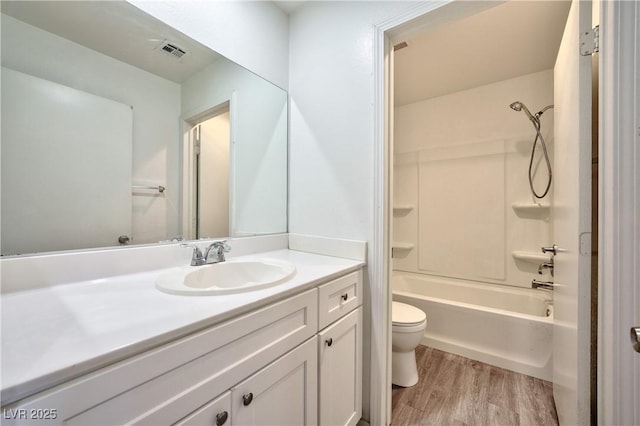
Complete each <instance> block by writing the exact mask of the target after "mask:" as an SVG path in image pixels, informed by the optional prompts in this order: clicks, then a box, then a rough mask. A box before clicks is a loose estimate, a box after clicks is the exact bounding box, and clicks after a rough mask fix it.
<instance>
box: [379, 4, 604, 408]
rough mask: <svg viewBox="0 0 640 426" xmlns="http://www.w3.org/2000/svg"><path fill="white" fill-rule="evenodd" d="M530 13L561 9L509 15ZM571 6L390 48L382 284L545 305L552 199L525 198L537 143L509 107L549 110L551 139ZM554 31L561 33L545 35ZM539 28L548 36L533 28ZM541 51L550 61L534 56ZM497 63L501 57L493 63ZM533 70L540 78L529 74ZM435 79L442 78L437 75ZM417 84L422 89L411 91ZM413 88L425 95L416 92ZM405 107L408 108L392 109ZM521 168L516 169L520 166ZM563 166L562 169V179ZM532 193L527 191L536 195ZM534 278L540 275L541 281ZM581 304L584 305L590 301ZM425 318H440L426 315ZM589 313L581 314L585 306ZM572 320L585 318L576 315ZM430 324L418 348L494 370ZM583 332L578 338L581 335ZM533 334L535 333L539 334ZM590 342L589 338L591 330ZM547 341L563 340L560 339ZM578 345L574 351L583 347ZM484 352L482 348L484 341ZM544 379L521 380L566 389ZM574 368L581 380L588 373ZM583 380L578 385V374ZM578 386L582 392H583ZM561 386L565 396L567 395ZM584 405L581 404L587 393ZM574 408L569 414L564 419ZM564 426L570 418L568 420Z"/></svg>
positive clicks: (430, 31) (426, 34)
mask: <svg viewBox="0 0 640 426" xmlns="http://www.w3.org/2000/svg"><path fill="white" fill-rule="evenodd" d="M544 3H548V4H546V5H545V4H544ZM537 6H540V7H545V6H548V7H550V8H553V7H557V8H559V9H558V10H555V11H553V12H550V11H546V12H539V11H534V10H528V11H526V12H523V15H522V21H519V17H518V16H517V12H516V11H515V8H519V7H522V8H526V7H537ZM569 6H570V3H569V2H563V3H558V2H509V3H505V4H500V5H497V6H495V4H494V6H493V7H489V6H487V9H486V10H483V11H480V12H479V13H469V14H467V15H466V16H464V17H463V18H462V19H457V20H455V19H449V20H445V22H446V24H445V25H442V24H441V22H442V21H441V22H440V25H439V23H438V22H435V18H434V20H433V21H432V22H431V25H428V24H422V26H421V29H416V28H419V27H420V25H414V26H413V28H410V29H407V28H405V29H403V30H401V31H400V30H397V31H395V32H394V33H393V34H391V38H392V41H393V44H396V46H398V44H399V43H400V42H403V43H405V44H403V45H402V47H401V46H398V47H399V49H397V50H396V51H395V52H394V53H393V54H392V61H391V63H392V64H393V65H391V66H392V67H394V66H395V67H394V68H393V69H392V70H391V75H394V76H395V81H396V82H402V83H399V84H398V83H397V84H395V85H394V86H393V88H392V90H391V92H392V93H393V92H395V95H396V96H395V99H396V103H395V104H394V105H393V107H392V109H393V111H390V113H389V116H391V120H392V121H391V128H392V129H393V134H392V135H390V139H391V140H393V142H392V143H391V144H390V146H389V154H388V155H389V157H388V161H389V175H390V178H389V182H390V185H392V188H390V194H389V203H390V204H392V208H390V211H389V226H390V236H389V239H390V245H391V250H389V251H390V252H391V255H392V258H391V259H388V262H389V264H388V265H389V266H388V267H389V269H390V270H391V273H390V275H396V273H397V272H400V275H402V274H404V273H407V274H409V275H411V274H413V275H418V276H420V277H422V276H425V275H427V276H431V277H432V278H433V277H435V278H436V279H437V280H438V281H442V282H445V285H444V286H445V287H447V288H450V287H451V284H457V283H459V282H462V283H464V284H465V285H470V286H471V287H473V288H474V290H476V289H478V288H480V287H483V286H484V287H487V288H488V289H489V290H498V289H499V290H501V291H502V290H513V292H514V293H518V294H525V295H526V294H536V293H537V294H546V292H544V291H542V292H541V291H537V290H532V289H531V286H532V282H533V280H537V281H547V282H549V283H551V284H552V283H553V280H554V277H553V276H552V275H551V271H552V269H551V268H552V267H553V266H551V267H549V265H547V266H546V267H542V266H541V265H542V264H545V263H546V264H548V263H549V261H550V260H551V261H553V259H549V258H548V257H545V258H544V259H543V258H542V257H543V256H542V253H541V252H540V247H542V246H552V245H553V243H554V242H555V241H554V237H555V233H554V227H553V225H554V208H553V206H554V204H553V197H554V195H555V194H554V191H553V189H554V187H552V189H551V192H550V194H549V197H548V198H547V199H544V198H543V199H542V200H537V199H533V197H531V195H530V194H531V192H530V191H529V189H528V186H529V184H528V182H527V173H526V171H527V167H526V163H528V162H529V157H528V155H529V154H530V149H531V144H532V142H533V139H534V137H535V136H536V135H531V123H528V122H527V119H526V117H525V116H524V114H522V113H520V114H516V113H515V112H513V111H511V110H510V109H509V105H512V104H513V103H514V102H516V101H520V102H523V103H524V104H526V105H530V106H531V108H532V111H531V114H532V115H533V114H534V113H535V111H538V110H540V111H543V110H545V111H543V112H544V118H542V119H541V120H543V121H546V120H548V121H547V123H546V124H545V125H544V126H543V128H547V129H549V128H550V129H553V128H554V127H555V124H556V123H554V118H555V117H554V110H553V109H550V110H548V111H547V110H546V109H545V108H547V107H548V106H549V105H553V104H554V102H555V101H556V100H555V98H556V93H554V83H555V82H554V79H555V78H554V77H555V76H554V66H555V65H556V55H557V53H558V46H559V44H560V39H561V38H562V35H563V32H564V31H565V21H566V18H567V13H568V11H569ZM460 7H461V8H463V7H464V6H460ZM589 7H590V5H589ZM476 12H477V11H476ZM501 13H502V14H503V15H504V16H503V18H504V19H503V20H502V21H500V20H498V19H497V17H496V16H497V15H499V14H501ZM536 13H542V14H544V13H550V16H548V17H546V18H542V17H541V16H542V15H536ZM457 14H458V17H460V15H464V13H462V12H459V11H458V12H457ZM492 14H493V15H494V16H493V18H492V20H491V21H490V22H489V23H487V22H485V23H482V22H480V21H481V18H482V15H487V16H488V15H492ZM452 15H455V14H452ZM441 17H442V14H440V18H441ZM537 18H540V19H537ZM552 21H555V22H556V23H557V25H552V24H550V22H552ZM425 22H426V20H425ZM541 22H544V23H545V25H544V26H541V24H540V23H541ZM530 24H533V25H530ZM461 25H462V26H464V25H467V27H468V28H467V29H466V30H467V33H466V34H467V37H466V38H465V37H461V34H463V33H464V31H463V30H462V29H461V28H460V26H461ZM476 25H477V26H476ZM436 27H437V28H436ZM529 28H531V29H529ZM542 28H544V30H545V32H547V30H548V32H549V33H551V32H554V31H555V34H556V35H555V37H556V38H557V41H556V42H549V41H545V42H541V41H540V31H541V29H542ZM529 31H532V33H531V34H533V33H535V36H533V37H531V40H532V41H531V43H528V42H527V41H526V40H527V35H528V34H529V33H528V32H529ZM392 32H393V31H392ZM501 32H502V33H501ZM494 33H495V35H496V38H495V39H494V40H493V41H486V40H484V38H485V36H487V35H489V34H494ZM403 35H404V37H403ZM546 35H549V34H546ZM421 38H424V39H428V40H430V42H431V43H432V44H431V45H430V46H428V47H425V48H422V49H419V52H418V55H419V58H418V62H420V61H422V64H420V63H416V62H409V65H406V67H407V68H406V69H407V70H408V72H407V73H404V74H403V70H401V69H400V68H398V67H399V66H401V65H402V62H403V61H402V59H403V55H408V53H409V52H410V51H411V49H412V47H416V46H418V47H419V46H420V43H421V42H422V41H423V40H421ZM552 38H553V37H552ZM434 43H435V44H434ZM474 43H479V44H478V45H475V44H474ZM510 46H513V47H512V48H513V50H512V51H509V48H510ZM541 47H543V48H545V49H546V50H547V52H541V51H540V50H539V49H540V48H541ZM439 48H442V49H441V50H442V51H443V56H442V57H439V56H438V49H439ZM456 49H459V51H461V52H463V51H465V50H464V49H469V50H467V52H468V53H466V54H456V53H455V52H456ZM415 50H418V49H415ZM500 55H502V56H503V57H502V58H500V57H499V56H500ZM447 62H449V63H450V64H451V67H450V68H447V67H445V66H444V64H446V63H447ZM589 62H590V61H589ZM421 66H424V68H420V67H421ZM536 66H538V67H539V68H537V69H536V68H535V67H536ZM467 71H471V72H469V73H467ZM438 72H440V73H441V74H440V75H438V74H437V73H438ZM412 73H414V74H417V75H418V76H419V79H418V80H415V79H412V78H411V77H410V76H411V74H412ZM589 80H590V79H589ZM414 81H418V83H415V84H413V85H412V84H411V83H413V82H414ZM407 82H409V85H408V89H407V90H403V88H402V87H401V86H400V84H404V83H407ZM420 84H425V85H428V86H430V87H424V88H422V87H420ZM422 90H424V91H425V92H429V90H431V92H430V93H428V94H427V95H421V94H420V93H421V91H422ZM403 96H405V98H404V100H402V101H399V102H398V99H399V98H402V97H403ZM590 104H591V101H590V100H589V106H590ZM547 109H548V108H547ZM565 110H566V108H565ZM514 114H515V115H514ZM549 116H550V117H549ZM517 120H520V122H518V121H517ZM596 121H597V120H596ZM589 126H590V122H589ZM589 132H590V130H589ZM544 138H545V139H551V145H553V144H554V143H555V141H554V140H553V132H551V133H550V134H549V135H546V134H545V136H544ZM589 156H590V152H589ZM553 160H554V159H553V158H552V159H551V161H552V162H553ZM556 161H558V160H556ZM565 161H566V160H565ZM581 161H582V160H580V162H581ZM523 162H524V166H522V164H521V163H523ZM590 162H591V161H590V158H589V163H590ZM576 163H578V159H576ZM580 164H581V163H580ZM564 165H565V164H563V163H560V167H563V166H564ZM534 166H535V167H534V170H537V171H538V175H539V178H540V182H542V181H544V180H545V179H546V177H547V176H546V175H544V172H545V171H546V169H545V168H544V160H543V157H541V156H538V157H537V158H536V159H535V160H534ZM576 167H577V168H580V167H582V166H576ZM589 176H591V169H590V168H589ZM581 180H582V177H581ZM535 182H536V180H535V179H534V185H535ZM540 185H542V186H543V189H544V182H543V183H538V185H537V187H540ZM589 204H591V200H589ZM589 208H590V207H589ZM589 230H590V229H589ZM587 233H588V232H587ZM589 257H590V256H589ZM589 260H590V259H589ZM560 262H561V263H562V262H563V259H560ZM539 271H540V272H541V274H538V272H539ZM538 275H542V277H539V276H538ZM539 278H542V279H539ZM403 279H404V281H405V282H406V280H407V279H406V278H403ZM403 279H399V280H395V279H394V277H390V281H391V282H390V284H391V285H392V286H396V281H397V282H400V281H402V280H403ZM452 281H455V282H454V283H452ZM579 282H580V281H578V282H576V283H575V285H576V286H577V285H578V283H579ZM429 285H431V284H429ZM580 285H581V286H584V285H583V284H580ZM581 291H583V290H581ZM587 292H588V293H591V291H590V290H587ZM396 293H397V292H396V291H395V289H394V294H393V300H397V299H398V298H399V297H398V296H397V294H396ZM548 293H549V297H548V299H550V300H551V303H548V304H547V305H545V304H544V302H545V301H544V300H543V301H542V302H543V303H542V306H546V310H549V308H551V311H553V302H552V300H553V293H552V292H548ZM435 297H436V298H438V297H439V296H435ZM543 299H544V297H543ZM405 301H408V300H407V299H405ZM465 303H466V302H465ZM489 308H491V309H495V308H496V307H492V306H489ZM425 309H427V310H429V309H436V308H433V307H432V306H431V305H426V307H425ZM437 309H440V308H439V307H438V308H437ZM498 309H500V308H498ZM581 309H584V308H581ZM586 309H587V311H588V310H589V309H590V308H589V306H587V307H586ZM440 312H441V311H438V315H439V313H440ZM580 315H584V312H581V313H580ZM551 318H553V316H551ZM427 321H428V326H427V331H426V333H425V338H424V339H423V343H428V346H430V347H434V348H435V349H438V350H446V351H449V352H452V353H455V354H457V355H462V356H465V357H468V358H471V359H475V360H478V361H483V362H488V363H489V364H492V365H499V364H496V360H495V357H493V358H494V359H492V357H491V356H488V355H487V353H486V352H485V353H484V354H483V353H482V352H483V351H479V352H480V353H478V350H477V349H478V345H476V344H473V342H472V344H471V345H470V346H473V348H471V349H469V348H468V347H467V348H465V347H463V346H464V345H456V344H452V343H451V341H450V339H449V337H450V336H446V335H443V331H442V330H435V332H434V333H432V335H431V336H430V335H429V332H430V330H429V328H430V327H429V312H427ZM438 322H440V323H445V325H446V326H447V327H448V326H449V325H450V324H451V321H449V320H443V319H442V318H436V321H432V323H431V325H432V327H431V328H432V330H434V329H435V328H437V326H438ZM551 323H553V319H551ZM467 325H468V324H467ZM554 327H555V326H554ZM580 327H581V328H582V327H584V324H582V325H581V326H580ZM445 328H446V327H445ZM463 328H465V326H464V325H463ZM531 328H532V329H533V328H539V327H537V325H536V326H532V327H531ZM552 328H553V327H548V330H549V331H548V332H547V336H546V337H547V340H548V342H547V343H546V345H547V348H548V349H549V353H546V354H541V356H542V358H541V359H545V357H546V358H549V359H550V358H551V355H552V354H551V348H552V347H553V345H554V344H553V334H554V333H553V332H550V330H552ZM587 328H588V327H587ZM466 330H467V331H468V329H466ZM490 331H493V330H490ZM583 331H584V330H583ZM586 332H587V334H588V333H589V330H587V331H586ZM438 334H440V336H441V337H443V339H441V340H440V343H442V342H443V341H446V342H445V343H442V345H441V347H438V344H439V342H438V338H437V335H438ZM555 334H556V335H557V334H559V333H558V331H556V332H555ZM469 335H473V336H475V335H476V334H475V333H467V336H466V337H463V339H462V340H465V339H466V340H469ZM521 337H522V336H521ZM528 337H530V336H527V338H528ZM527 338H525V340H527ZM517 339H518V336H512V337H511V338H506V339H505V338H504V337H503V339H502V340H503V342H504V343H505V344H506V346H507V347H509V346H518V345H519V344H518V345H516V342H517V341H518V340H517ZM580 339H582V340H581V341H580V342H582V343H579V346H580V350H582V349H584V348H583V347H582V344H583V343H584V337H582V338H580ZM480 341H484V339H482V337H480ZM587 342H588V338H587ZM463 343H464V342H463ZM476 343H477V342H476ZM520 343H522V342H520ZM572 344H575V343H572ZM488 349H491V348H488ZM494 349H496V348H494ZM497 349H498V352H504V351H503V349H504V348H497ZM488 352H490V350H489V351H488ZM587 353H588V349H587ZM483 356H484V358H483ZM474 357H475V358H474ZM517 357H519V356H518V355H517V354H516V355H515V358H517ZM503 358H504V357H503ZM506 358H507V361H506V365H505V366H504V367H505V368H507V369H508V370H511V371H518V372H520V370H518V369H519V368H521V367H519V366H516V367H514V366H513V365H509V360H508V358H509V357H508V356H507V357H506ZM498 361H500V360H498ZM502 361H504V360H502ZM538 361H539V360H538ZM561 362H563V361H561ZM534 363H537V361H536V362H534ZM538 364H539V363H538ZM542 364H544V363H542ZM546 367H547V368H546V369H545V370H544V371H542V372H527V371H522V372H524V373H525V374H527V375H532V376H536V377H538V378H540V377H541V376H542V378H543V379H545V380H547V381H548V382H550V381H554V382H556V383H558V381H559V380H561V379H562V378H561V377H558V376H557V374H558V372H556V373H555V374H556V378H555V379H554V378H553V375H554V373H553V372H552V369H551V367H550V365H547V366H546ZM574 367H575V366H574ZM580 368H582V369H584V365H581V367H580ZM525 370H526V368H525ZM587 370H588V361H587ZM579 374H580V375H583V374H584V371H580V372H579ZM587 377H588V374H587ZM587 380H588V379H587ZM584 384H586V386H587V387H588V386H589V383H588V382H587V383H584ZM558 385H559V387H562V385H563V384H562V383H558ZM578 391H579V392H581V391H580V390H578ZM586 395H587V398H588V392H587V393H586ZM583 396H584V394H580V395H577V396H576V395H575V393H574V394H573V395H569V399H571V400H575V404H578V402H577V401H578V399H580V398H582V397H583ZM575 408H576V407H575V406H574V407H569V410H570V411H571V410H572V409H575ZM563 409H564V408H563ZM587 411H588V410H587ZM563 415H565V416H567V414H566V413H564V414H563ZM575 415H579V416H583V415H584V413H572V414H569V415H568V417H565V420H566V419H571V418H575V417H574V416H575ZM587 416H588V413H587ZM580 419H583V417H580Z"/></svg>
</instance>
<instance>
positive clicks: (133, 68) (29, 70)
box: [1, 1, 288, 256]
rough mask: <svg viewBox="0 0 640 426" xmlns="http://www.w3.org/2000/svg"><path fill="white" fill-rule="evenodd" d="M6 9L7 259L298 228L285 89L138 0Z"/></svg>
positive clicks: (6, 5) (17, 4) (15, 4)
mask: <svg viewBox="0 0 640 426" xmlns="http://www.w3.org/2000/svg"><path fill="white" fill-rule="evenodd" d="M1 7H2V26H1V30H2V74H1V75H2V139H1V143H2V145H1V154H2V155H1V159H2V165H1V166H2V167H1V172H2V192H1V196H2V215H1V218H2V229H1V235H2V244H1V248H2V255H3V256H6V255H17V254H29V253H37V252H50V251H60V250H73V249H87V248H97V247H111V246H118V245H131V244H151V243H158V242H167V241H171V240H174V241H175V240H176V239H180V238H182V239H196V238H207V237H241V236H251V235H264V234H273V233H282V232H286V231H287V216H286V214H287V151H288V149H287V94H286V92H285V91H284V90H282V89H281V88H279V87H277V86H275V85H274V84H272V83H270V82H268V81H266V80H264V79H262V78H261V77H259V76H257V75H255V74H253V73H251V72H249V71H248V70H246V69H244V68H242V67H241V66H239V65H238V64H235V63H234V62H232V61H230V60H228V59H226V58H224V57H222V56H221V55H219V54H217V53H215V52H213V51H212V50H210V49H209V48H207V47H205V46H203V45H201V44H199V43H198V42H195V41H194V40H192V39H190V38H189V37H187V36H185V35H184V34H182V33H180V32H178V31H177V30H175V29H173V28H171V27H168V26H167V25H166V24H164V23H162V22H160V21H158V20H157V19H155V18H153V17H151V16H149V15H147V14H146V13H144V12H143V11H141V10H139V9H137V8H136V7H135V6H133V5H131V4H129V3H127V2H125V1H90V2H78V1H56V2H50V1H29V2H25V1H2V5H1ZM212 123H213V124H212Z"/></svg>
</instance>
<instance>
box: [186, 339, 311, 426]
mask: <svg viewBox="0 0 640 426" xmlns="http://www.w3.org/2000/svg"><path fill="white" fill-rule="evenodd" d="M316 346H317V343H316V337H313V338H311V339H309V340H307V341H306V342H305V343H303V344H302V345H300V346H298V347H297V348H295V349H294V350H292V351H291V352H289V353H287V354H286V355H284V356H282V357H281V358H279V359H278V360H276V361H274V362H273V363H271V364H269V365H268V366H267V367H265V368H263V369H262V370H260V371H258V372H257V373H255V374H253V375H252V376H250V377H249V378H247V379H246V380H244V381H243V382H242V383H240V384H238V385H236V386H234V387H233V389H231V390H230V391H228V392H225V393H224V394H223V395H221V396H220V397H218V398H216V399H214V400H213V401H211V402H210V403H208V404H206V405H205V406H204V407H202V408H200V409H198V410H196V411H195V412H194V413H192V414H190V415H188V416H187V417H185V418H184V419H182V420H181V421H179V422H178V423H176V426H202V425H216V426H222V425H247V426H248V425H265V426H269V425H283V426H284V425H291V426H298V425H315V424H316V415H317V389H318V386H317V368H318V364H317V357H316Z"/></svg>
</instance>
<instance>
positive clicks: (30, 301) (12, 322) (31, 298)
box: [1, 250, 364, 405]
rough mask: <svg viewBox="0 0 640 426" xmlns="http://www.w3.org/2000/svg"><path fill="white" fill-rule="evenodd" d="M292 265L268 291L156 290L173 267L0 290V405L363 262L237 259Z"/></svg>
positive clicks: (292, 256) (302, 256)
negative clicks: (159, 279) (208, 293)
mask: <svg viewBox="0 0 640 426" xmlns="http://www.w3.org/2000/svg"><path fill="white" fill-rule="evenodd" d="M257 258H272V259H279V260H285V261H289V262H292V263H293V264H294V265H295V266H296V269H297V271H296V274H295V275H294V276H293V277H292V278H291V279H289V280H287V281H286V282H284V283H282V284H279V285H276V286H274V287H271V288H266V289H262V290H255V291H250V292H246V293H239V294H232V295H224V296H180V295H172V294H167V293H163V292H161V291H159V290H158V289H156V287H155V280H156V278H157V277H158V276H159V275H160V274H163V273H166V272H170V271H172V270H175V269H177V268H167V269H162V270H156V271H153V272H144V273H137V274H130V275H121V276H116V277H111V278H108V279H99V280H91V281H83V282H76V283H70V284H64V285H57V286H52V287H45V288H38V289H32V290H26V291H21V292H15V293H9V294H4V295H2V298H1V305H2V306H1V307H2V311H1V312H2V405H5V404H8V403H12V402H14V401H17V400H18V399H21V398H23V397H26V396H28V395H31V394H34V393H36V392H39V391H41V390H44V389H47V388H50V387H52V386H55V385H57V384H60V383H62V382H65V381H67V380H70V379H72V378H75V377H78V376H80V375H82V374H86V373H88V372H91V371H93V370H96V369H98V368H101V367H104V366H106V365H109V364H112V363H114V362H117V361H120V360H122V359H125V358H127V357H130V356H132V355H135V354H138V353H141V352H143V351H145V350H148V349H151V348H153V347H157V346H159V345H162V344H164V343H167V342H169V341H171V340H173V339H176V338H179V337H182V336H185V335H187V334H189V333H192V332H194V331H196V330H200V329H202V328H205V327H209V326H212V325H215V324H217V323H220V322H222V321H225V320H227V319H230V318H232V317H235V316H237V315H239V314H243V313H246V312H248V311H250V310H253V309H256V308H258V307H260V306H264V305H267V304H269V303H271V302H274V301H276V300H280V299H283V298H285V297H287V296H290V295H293V294H296V293H299V292H301V291H303V290H306V289H309V288H312V287H314V286H316V285H317V284H319V283H320V282H323V281H326V280H329V279H332V278H335V277H337V276H340V275H343V274H345V273H348V272H351V271H355V270H357V269H358V268H360V267H362V266H363V265H364V263H363V262H361V261H357V260H350V259H342V258H337V257H330V256H322V255H317V254H310V253H305V252H298V251H292V250H276V251H269V252H265V253H259V254H253V255H246V256H238V257H234V259H257Z"/></svg>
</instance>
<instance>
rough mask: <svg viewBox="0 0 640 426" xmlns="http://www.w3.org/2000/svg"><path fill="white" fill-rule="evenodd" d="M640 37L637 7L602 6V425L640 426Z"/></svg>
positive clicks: (629, 4)
mask: <svg viewBox="0 0 640 426" xmlns="http://www.w3.org/2000/svg"><path fill="white" fill-rule="evenodd" d="M638 31H640V6H639V5H638V3H637V2H627V1H618V0H615V1H602V2H601V10H600V53H599V54H600V60H601V62H600V76H599V79H600V81H599V85H600V100H599V103H600V104H599V110H600V134H599V138H600V141H601V143H600V147H599V160H598V162H599V167H600V174H599V181H600V183H599V188H598V191H599V204H598V210H599V224H598V225H599V233H598V237H599V241H598V270H599V273H598V282H599V285H598V299H599V303H598V317H599V324H598V348H599V349H598V388H597V389H598V390H597V392H598V424H639V423H640V407H637V406H636V404H637V401H639V400H640V354H637V353H635V352H634V351H633V349H632V348H631V344H630V342H629V328H630V327H632V326H634V325H635V326H638V325H640V324H634V321H637V320H638V318H637V316H636V317H634V314H635V312H637V310H638V309H640V270H638V268H637V267H636V265H638V264H640V241H638V240H639V239H640V238H638V237H639V232H640V231H639V230H640V219H639V218H640V146H639V142H640V141H639V134H638V132H639V131H640V78H639V77H638V75H640V41H639V40H638V39H637V38H636V36H635V34H638ZM633 230H635V233H634V232H630V231H633ZM634 295H635V298H634Z"/></svg>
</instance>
